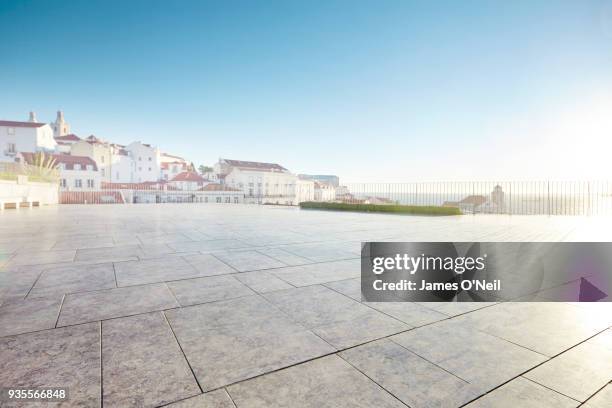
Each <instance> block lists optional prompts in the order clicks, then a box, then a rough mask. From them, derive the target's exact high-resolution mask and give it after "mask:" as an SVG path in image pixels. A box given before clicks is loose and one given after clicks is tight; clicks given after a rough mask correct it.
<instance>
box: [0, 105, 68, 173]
mask: <svg viewBox="0 0 612 408" xmlns="http://www.w3.org/2000/svg"><path fill="white" fill-rule="evenodd" d="M30 120H31V121H30V122H17V121H10V120H0V161H8V162H13V161H15V158H16V156H17V153H19V152H40V151H44V152H53V151H55V147H56V145H57V143H56V142H55V140H54V139H53V130H52V129H51V126H49V125H48V124H46V123H39V122H36V116H35V115H34V113H33V112H31V113H30Z"/></svg>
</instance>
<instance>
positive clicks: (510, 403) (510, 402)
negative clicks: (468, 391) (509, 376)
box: [466, 377, 580, 408]
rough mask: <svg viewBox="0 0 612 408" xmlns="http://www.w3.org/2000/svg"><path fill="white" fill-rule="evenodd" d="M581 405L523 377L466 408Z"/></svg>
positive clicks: (563, 406) (564, 406)
mask: <svg viewBox="0 0 612 408" xmlns="http://www.w3.org/2000/svg"><path fill="white" fill-rule="evenodd" d="M579 404H580V403H579V402H578V401H575V400H573V399H571V398H568V397H566V396H564V395H561V394H559V393H556V392H554V391H551V390H549V389H547V388H544V387H542V386H541V385H539V384H536V383H534V382H532V381H529V380H527V379H525V378H523V377H518V378H516V379H514V380H512V381H510V382H509V383H506V384H504V385H502V386H501V387H499V388H497V389H495V390H494V391H492V392H491V393H489V394H487V395H485V396H483V397H481V398H479V399H478V400H476V401H474V402H472V403H471V404H468V405H466V408H518V407H520V408H574V407H577V406H578V405H579Z"/></svg>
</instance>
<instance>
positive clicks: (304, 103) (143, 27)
mask: <svg viewBox="0 0 612 408" xmlns="http://www.w3.org/2000/svg"><path fill="white" fill-rule="evenodd" d="M0 56H1V57H0V118H2V119H13V120H21V119H25V118H26V117H27V113H28V111H29V110H35V111H36V112H37V114H38V118H39V120H45V121H51V120H52V119H54V117H55V111H56V110H57V109H62V110H64V111H65V115H66V118H67V120H68V121H69V122H70V123H71V124H72V127H73V131H74V132H75V133H77V134H78V135H81V136H87V135H89V134H92V133H93V134H96V135H98V136H100V137H103V138H106V139H109V140H113V141H116V142H119V143H129V142H130V141H133V140H142V141H143V142H149V143H153V144H156V145H159V146H160V147H161V148H162V149H163V150H165V151H169V152H172V153H176V154H180V155H184V156H185V157H187V158H188V159H190V160H192V161H194V162H195V163H196V164H200V163H205V164H212V163H213V162H214V161H216V159H217V158H218V157H226V158H234V159H243V160H258V161H273V162H278V163H281V164H283V165H285V166H286V167H288V168H289V169H291V170H292V171H294V172H310V173H335V174H338V175H340V176H341V178H343V179H344V180H346V181H361V180H363V181H403V180H406V181H408V180H440V179H494V178H499V179H505V180H506V179H520V178H543V177H553V178H555V177H557V178H568V177H569V178H572V176H576V177H583V176H584V177H598V176H601V177H603V178H606V177H607V178H609V176H610V174H609V173H607V174H603V173H605V172H606V171H608V170H607V169H608V168H609V164H608V161H609V158H608V156H609V154H610V150H611V149H610V147H611V145H610V140H611V139H612V119H611V118H612V1H610V0H594V1H558V0H557V1H537V0H529V1H499V0H496V1H423V2H415V1H409V0H402V1H384V0H383V1H374V0H372V1H358V0H352V1H290V0H286V1H278V2H277V1H265V2H264V1H244V2H236V1H215V2H212V1H211V2H206V1H193V2H191V1H176V2H173V1H135V0H130V1H117V2H113V1H102V2H97V1H49V0H45V1H14V0H0ZM604 151H607V153H605V154H604ZM604 160H606V162H605V165H603V164H602V163H604Z"/></svg>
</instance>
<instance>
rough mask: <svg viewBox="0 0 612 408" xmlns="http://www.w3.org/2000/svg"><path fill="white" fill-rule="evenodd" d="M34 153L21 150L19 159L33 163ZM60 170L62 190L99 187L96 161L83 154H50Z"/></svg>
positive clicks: (89, 189)
mask: <svg viewBox="0 0 612 408" xmlns="http://www.w3.org/2000/svg"><path fill="white" fill-rule="evenodd" d="M34 156H35V154H34V153H29V152H23V153H20V154H19V159H20V160H23V161H24V162H25V163H28V164H33V163H34ZM50 157H51V158H53V160H54V161H55V165H56V166H57V168H58V169H59V171H60V190H62V191H95V190H99V189H100V172H99V171H98V166H97V165H96V162H95V161H93V160H92V159H91V158H89V157H85V156H72V155H69V154H51V155H50Z"/></svg>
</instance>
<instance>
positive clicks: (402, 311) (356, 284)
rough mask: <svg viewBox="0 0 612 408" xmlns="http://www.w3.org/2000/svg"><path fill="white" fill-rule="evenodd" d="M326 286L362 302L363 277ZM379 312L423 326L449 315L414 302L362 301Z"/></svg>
mask: <svg viewBox="0 0 612 408" xmlns="http://www.w3.org/2000/svg"><path fill="white" fill-rule="evenodd" d="M324 286H327V287H328V288H330V289H333V290H335V291H336V292H339V293H342V294H343V295H346V296H348V297H350V298H352V299H355V300H356V301H358V302H361V279H360V278H356V279H347V280H343V281H337V282H328V283H325V284H324ZM362 303H363V304H364V305H366V306H369V307H371V308H373V309H376V310H378V311H379V312H382V313H385V314H387V315H389V316H392V317H394V318H396V319H398V320H401V321H403V322H404V323H408V324H409V325H411V326H415V327H416V326H422V325H424V324H429V323H433V322H437V321H439V320H444V319H446V318H448V316H446V315H444V314H442V313H439V312H436V311H434V310H431V309H428V308H426V307H423V306H421V305H419V304H417V303H412V302H362Z"/></svg>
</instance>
